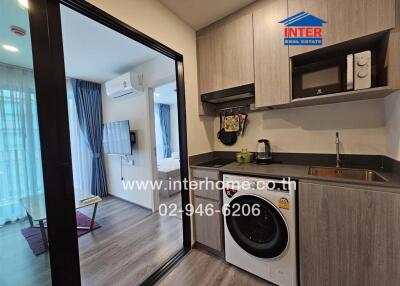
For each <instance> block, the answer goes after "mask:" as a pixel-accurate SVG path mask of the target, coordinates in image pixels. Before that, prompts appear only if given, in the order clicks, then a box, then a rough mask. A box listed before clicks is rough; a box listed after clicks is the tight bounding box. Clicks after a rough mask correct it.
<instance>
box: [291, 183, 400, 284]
mask: <svg viewBox="0 0 400 286" xmlns="http://www.w3.org/2000/svg"><path fill="white" fill-rule="evenodd" d="M298 195H299V247H300V249H299V258H300V282H301V283H300V285H302V286H314V285H316V286H322V285H327V286H328V285H329V286H331V285H340V286H346V285H349V286H350V285H351V286H353V285H354V286H356V285H362V286H367V285H374V286H375V285H376V286H381V285H382V286H383V285H400V192H399V193H391V192H384V191H382V190H379V189H370V188H367V187H365V188H363V187H358V186H353V185H349V186H346V185H341V186H338V185H330V184H327V183H314V182H300V184H299V193H298Z"/></svg>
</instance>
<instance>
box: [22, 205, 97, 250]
mask: <svg viewBox="0 0 400 286" xmlns="http://www.w3.org/2000/svg"><path fill="white" fill-rule="evenodd" d="M90 222H91V218H90V217H88V216H86V215H84V214H83V213H81V212H79V211H77V212H76V223H77V225H78V226H90ZM100 227H101V225H100V224H98V223H97V222H96V221H95V222H94V225H93V230H95V229H98V228H100ZM89 232H91V230H89V229H77V235H78V237H79V236H82V235H84V234H87V233H89ZM21 233H22V235H23V236H24V237H25V239H26V241H27V242H28V244H29V247H30V248H31V249H32V251H33V254H35V255H36V256H38V255H40V254H42V253H45V252H46V251H47V250H46V249H45V247H44V245H43V241H42V235H41V233H40V228H37V227H28V228H24V229H22V230H21ZM46 234H47V229H46Z"/></svg>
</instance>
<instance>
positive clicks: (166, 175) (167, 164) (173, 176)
mask: <svg viewBox="0 0 400 286" xmlns="http://www.w3.org/2000/svg"><path fill="white" fill-rule="evenodd" d="M157 169H158V179H159V180H161V181H162V182H163V184H165V186H169V184H168V182H169V181H180V180H181V172H180V169H181V165H180V162H179V159H175V158H165V159H161V160H159V161H158V162H157ZM175 186H176V185H175V184H172V189H169V188H167V189H168V190H167V193H168V195H169V196H170V195H172V194H175V193H177V192H179V191H180V189H179V188H177V189H175Z"/></svg>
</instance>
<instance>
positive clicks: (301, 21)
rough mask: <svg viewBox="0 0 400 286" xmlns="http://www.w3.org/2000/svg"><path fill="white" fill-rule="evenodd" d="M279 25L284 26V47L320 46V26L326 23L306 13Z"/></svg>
mask: <svg viewBox="0 0 400 286" xmlns="http://www.w3.org/2000/svg"><path fill="white" fill-rule="evenodd" d="M279 23H281V24H283V25H285V28H284V30H283V33H284V36H285V37H284V42H283V43H284V45H285V46H321V45H322V39H323V28H322V26H323V25H324V24H325V23H326V21H324V20H322V19H320V18H318V17H315V16H313V15H311V14H309V13H306V12H300V13H297V14H295V15H293V16H291V17H289V18H287V19H285V20H282V21H280V22H279Z"/></svg>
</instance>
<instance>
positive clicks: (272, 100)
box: [253, 0, 290, 107]
mask: <svg viewBox="0 0 400 286" xmlns="http://www.w3.org/2000/svg"><path fill="white" fill-rule="evenodd" d="M285 18H287V1H286V0H270V1H268V2H266V4H265V6H264V7H263V8H262V9H259V10H256V11H255V12H254V14H253V29H254V75H255V104H256V107H267V106H273V105H280V104H287V103H290V81H289V79H290V74H289V53H288V47H287V46H285V45H284V44H283V28H282V24H279V21H281V20H283V19H285Z"/></svg>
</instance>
